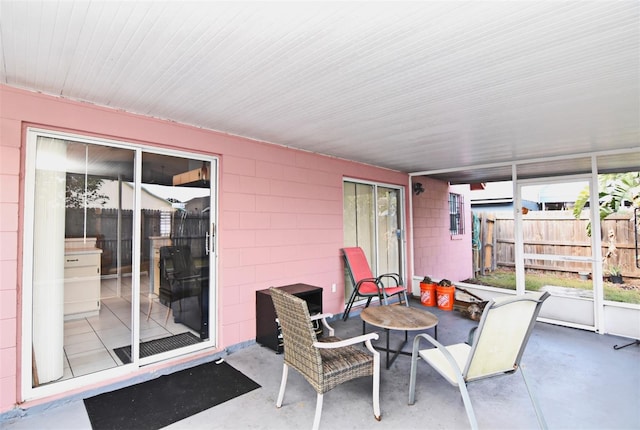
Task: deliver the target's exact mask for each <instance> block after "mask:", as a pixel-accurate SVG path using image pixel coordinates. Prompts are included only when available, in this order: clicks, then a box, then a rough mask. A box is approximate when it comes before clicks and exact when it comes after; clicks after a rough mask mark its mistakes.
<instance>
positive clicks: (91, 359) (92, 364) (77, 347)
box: [62, 277, 197, 380]
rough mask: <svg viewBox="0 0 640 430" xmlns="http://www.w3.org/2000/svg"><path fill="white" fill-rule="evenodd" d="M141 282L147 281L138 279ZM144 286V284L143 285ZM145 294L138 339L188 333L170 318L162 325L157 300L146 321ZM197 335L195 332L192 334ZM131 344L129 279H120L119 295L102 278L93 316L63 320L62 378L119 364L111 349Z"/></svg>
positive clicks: (163, 308)
mask: <svg viewBox="0 0 640 430" xmlns="http://www.w3.org/2000/svg"><path fill="white" fill-rule="evenodd" d="M141 282H143V283H144V282H148V279H147V280H145V279H142V280H141ZM143 285H144V284H143ZM149 300H150V299H149V297H148V295H147V294H141V296H140V340H141V341H142V342H144V341H148V340H152V339H159V338H163V337H167V336H171V335H174V334H179V333H183V332H186V331H190V330H189V328H188V327H186V326H184V325H182V324H179V323H174V322H173V318H172V317H171V316H170V317H169V319H168V320H167V322H166V324H165V319H166V316H167V307H166V306H164V305H162V304H161V303H160V302H159V301H158V299H157V297H156V298H155V299H153V300H154V301H153V306H152V309H151V314H150V317H149V320H148V321H147V310H148V307H149ZM194 334H196V335H197V333H195V332H194ZM130 344H131V278H128V277H125V278H123V280H122V285H121V295H120V296H118V295H117V293H116V279H103V280H102V285H101V306H100V313H99V315H97V316H91V317H86V318H81V319H76V320H70V321H66V322H65V324H64V354H65V360H64V362H65V367H64V376H63V378H62V379H63V380H64V379H69V378H73V377H77V376H82V375H86V374H89V373H93V372H98V371H101V370H105V369H109V368H112V367H116V366H120V365H122V361H120V359H119V358H118V357H117V356H116V354H115V352H114V351H113V350H114V348H118V347H121V346H127V345H130Z"/></svg>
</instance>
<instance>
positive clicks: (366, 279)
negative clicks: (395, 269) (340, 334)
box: [342, 247, 409, 321]
mask: <svg viewBox="0 0 640 430" xmlns="http://www.w3.org/2000/svg"><path fill="white" fill-rule="evenodd" d="M342 258H343V259H344V264H345V267H346V268H347V269H349V276H350V278H351V282H352V283H353V292H352V293H351V297H349V302H348V303H347V307H346V308H345V310H344V314H343V315H342V319H343V320H344V321H346V320H347V319H348V318H349V312H351V307H352V306H353V302H355V301H356V299H357V298H358V297H367V304H366V305H365V307H367V306H369V303H371V299H373V298H374V297H378V298H379V299H380V303H384V304H385V305H388V304H389V302H388V300H387V299H388V298H389V297H391V296H395V295H398V300H400V302H403V301H404V304H405V305H406V306H409V301H408V300H407V289H406V288H405V287H404V286H403V285H402V277H401V276H400V275H399V274H398V273H384V274H382V275H380V276H378V277H375V276H373V274H372V273H371V267H369V262H368V261H367V257H366V256H365V255H364V251H363V250H362V248H360V247H354V248H342ZM383 280H387V281H388V282H389V283H390V284H391V285H388V286H385V285H384V283H383Z"/></svg>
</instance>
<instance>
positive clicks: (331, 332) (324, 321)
mask: <svg viewBox="0 0 640 430" xmlns="http://www.w3.org/2000/svg"><path fill="white" fill-rule="evenodd" d="M332 317H333V314H316V315H311V321H316V320H322V325H323V326H325V327H326V328H327V330H329V336H333V335H334V334H335V330H334V329H333V327H331V326H330V325H329V323H328V322H327V318H332Z"/></svg>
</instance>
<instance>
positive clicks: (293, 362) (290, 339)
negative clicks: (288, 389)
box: [269, 288, 324, 392]
mask: <svg viewBox="0 0 640 430" xmlns="http://www.w3.org/2000/svg"><path fill="white" fill-rule="evenodd" d="M269 291H270V293H271V298H272V300H273V305H274V307H275V309H276V315H277V316H278V320H279V321H280V327H281V329H282V337H283V339H282V340H283V342H284V361H285V362H286V363H287V364H288V365H289V366H291V367H293V368H294V369H296V370H297V371H298V372H300V373H301V374H302V375H303V376H304V377H305V379H307V381H309V383H310V384H311V385H312V386H313V387H314V388H315V389H316V390H317V391H318V392H322V391H324V390H323V387H322V383H323V375H322V358H321V356H320V352H319V351H318V348H314V346H313V343H314V342H316V341H317V337H316V332H315V329H314V327H313V323H312V322H311V318H310V316H309V308H308V307H307V302H305V301H304V300H302V299H301V298H299V297H296V296H294V295H292V294H289V293H287V292H286V291H283V290H282V289H279V288H270V289H269Z"/></svg>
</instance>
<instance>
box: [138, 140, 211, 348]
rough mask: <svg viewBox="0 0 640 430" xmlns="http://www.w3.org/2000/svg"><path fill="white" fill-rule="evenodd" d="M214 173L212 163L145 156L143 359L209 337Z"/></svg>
mask: <svg viewBox="0 0 640 430" xmlns="http://www.w3.org/2000/svg"><path fill="white" fill-rule="evenodd" d="M169 172H171V173H169ZM210 172H211V163H210V162H208V161H202V160H193V159H189V158H183V157H176V156H170V155H162V154H153V153H148V152H147V153H144V154H143V156H142V185H141V190H142V192H141V208H142V211H141V246H142V249H141V253H140V267H141V271H140V273H141V277H140V291H141V295H142V296H144V292H146V297H143V299H142V300H141V301H140V307H141V309H140V315H141V321H140V358H145V357H148V356H151V355H154V354H162V353H166V352H169V351H172V350H174V349H177V348H181V347H185V346H189V345H194V344H197V343H199V342H202V341H203V340H206V339H209V279H210V275H209V268H210V264H209V260H210V255H211V251H212V249H211V247H212V241H211V235H210V226H211V225H212V221H211V219H210V215H211V190H210V183H211V182H210ZM142 316H144V318H142Z"/></svg>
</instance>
